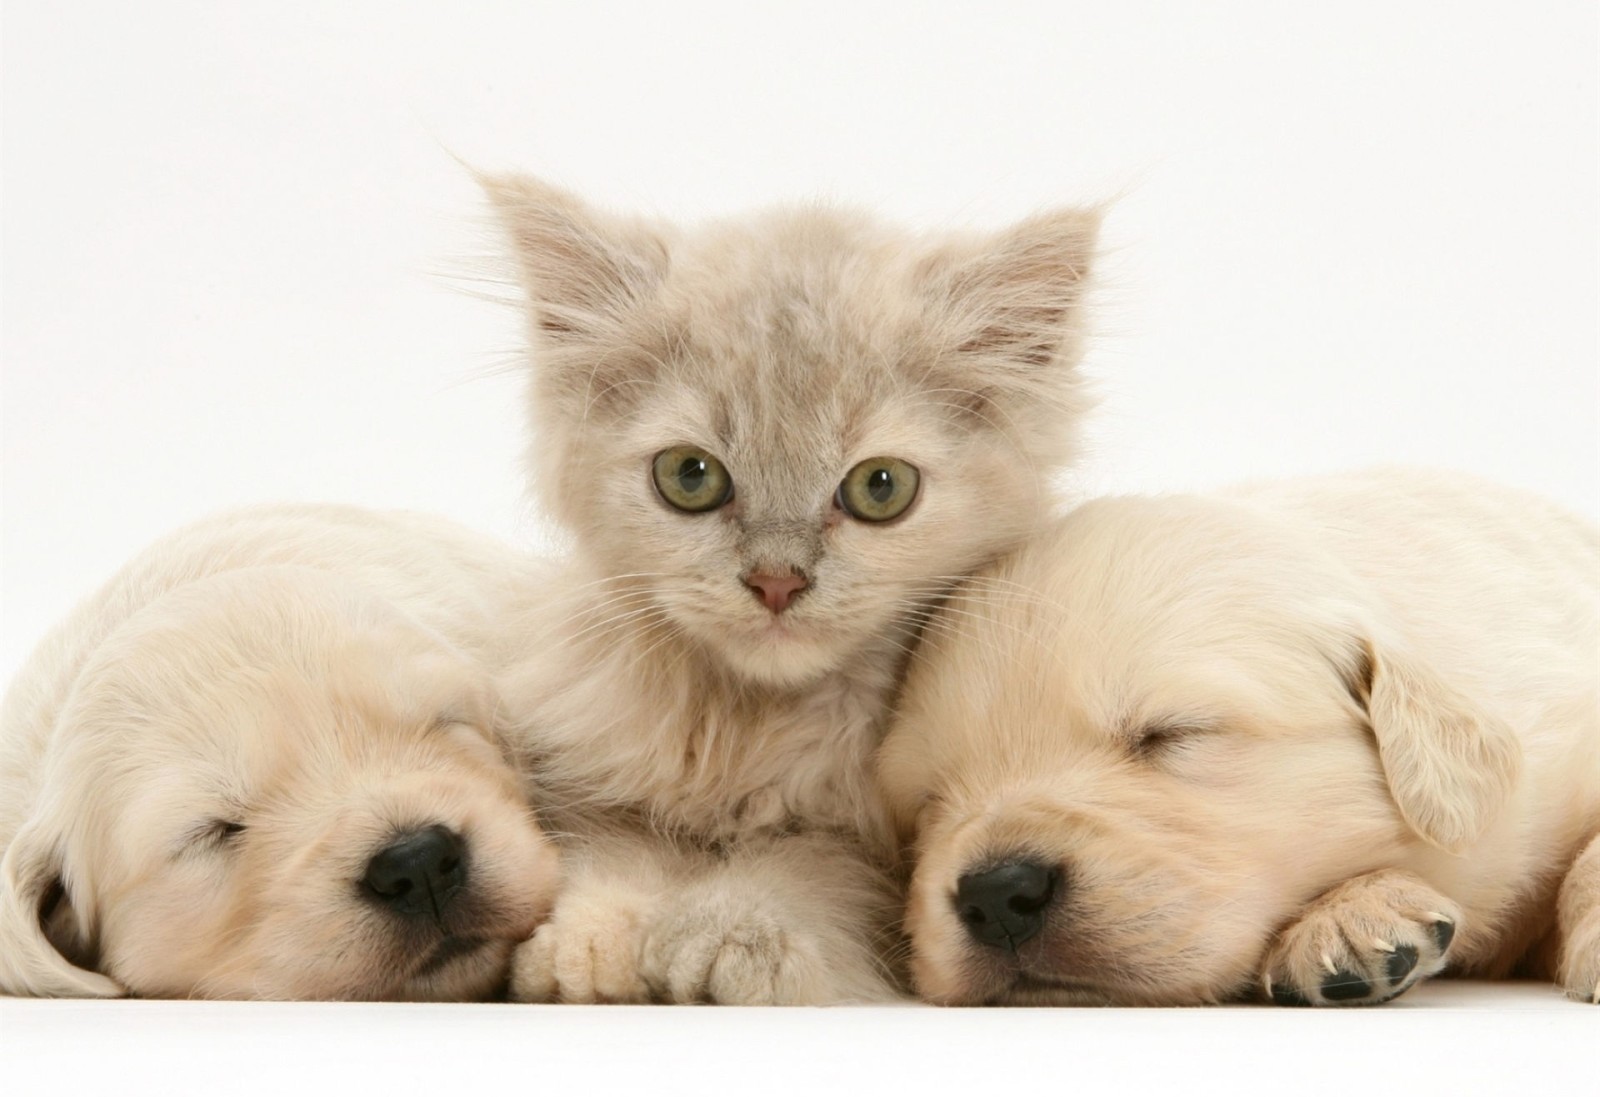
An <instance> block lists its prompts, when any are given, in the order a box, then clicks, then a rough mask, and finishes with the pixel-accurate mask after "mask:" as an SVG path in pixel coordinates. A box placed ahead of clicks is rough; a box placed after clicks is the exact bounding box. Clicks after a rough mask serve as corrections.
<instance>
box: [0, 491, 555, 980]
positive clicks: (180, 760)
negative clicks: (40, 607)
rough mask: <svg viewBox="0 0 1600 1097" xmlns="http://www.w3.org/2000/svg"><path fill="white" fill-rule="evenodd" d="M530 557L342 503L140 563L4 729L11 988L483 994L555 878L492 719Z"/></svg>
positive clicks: (1, 762)
mask: <svg viewBox="0 0 1600 1097" xmlns="http://www.w3.org/2000/svg"><path fill="white" fill-rule="evenodd" d="M530 567H531V565H530V564H529V563H528V562H526V561H524V559H523V558H522V557H520V556H518V555H516V554H515V553H513V552H511V551H509V550H507V549H504V548H501V547H500V546H498V545H496V544H495V543H493V542H491V541H489V540H487V539H480V538H478V537H476V536H474V535H471V534H468V533H466V532H464V531H461V530H458V529H456V528H455V527H453V526H450V525H448V524H447V523H444V522H439V521H434V520H430V519H425V518H422V517H420V516H413V515H403V514H379V513H371V512H366V511H361V510H356V509H354V508H338V507H293V508H273V509H263V510H256V511H250V512H245V513H242V514H237V515H233V516H229V517H225V518H219V519H213V520H211V521H208V522H204V523H202V524H200V525H197V526H194V527H191V528H189V529H186V530H183V531H181V532H179V533H177V534H174V535H172V536H170V537H168V538H167V539H165V540H163V541H161V542H159V543H158V544H156V545H155V546H154V547H152V548H150V549H149V550H147V551H146V552H145V553H143V554H142V555H141V556H139V557H138V558H137V559H136V560H134V562H133V563H132V564H130V565H129V566H128V567H126V568H125V569H124V570H123V571H122V572H121V573H119V574H118V575H117V576H116V577H115V578H113V579H112V580H111V582H110V583H109V584H107V585H106V586H105V587H104V588H103V589H101V590H100V592H99V593H98V594H96V595H95V596H94V597H92V598H91V599H90V600H89V601H88V602H87V603H85V604H84V605H83V606H81V607H80V608H79V609H78V610H77V611H76V612H75V613H74V614H73V615H72V616H71V617H70V618H69V619H68V620H67V621H66V623H65V624H63V625H62V626H61V627H59V628H58V629H57V630H56V632H55V633H54V634H53V635H51V636H50V637H49V638H47V639H46V640H45V641H44V643H43V644H42V645H41V646H40V648H39V649H38V650H37V651H36V652H35V653H34V655H33V657H32V658H31V660H30V661H29V662H28V663H27V664H26V665H25V666H24V668H23V670H22V671H21V673H20V674H19V675H18V676H17V679H16V681H15V682H14V683H13V684H12V687H11V689H10V692H9V693H8V695H7V697H6V700H5V705H4V709H3V714H0V848H4V859H3V861H0V992H4V993H8V994H19V995H38V996H70V997H108V996H114V995H122V994H134V995H141V996H150V997H205V998H296V999H311V998H318V999H469V998H478V997H483V996H485V995H487V994H489V993H491V992H492V991H494V990H495V989H496V988H497V986H498V985H499V984H500V983H501V981H502V980H503V979H504V976H505V970H506V966H507V963H508V961H509V956H510V952H511V948H512V946H513V945H514V944H515V943H516V942H519V941H521V940H523V939H525V938H526V937H527V936H528V935H529V934H530V933H531V932H532V930H533V929H534V927H535V926H536V925H537V924H538V922H539V920H540V919H541V918H542V917H543V915H544V914H545V912H546V911H547V910H548V908H549V906H550V904H551V902H552V899H553V894H554V890H555V885H556V881H557V877H558V872H557V861H556V856H555V853H554V851H553V848H552V846H551V845H550V843H549V842H548V841H547V840H546V839H545V838H544V836H543V835H542V834H541V833H540V831H539V829H538V827H537V826H536V825H535V823H534V820H533V817H532V815H531V814H530V811H529V808H528V807H527V805H526V802H525V799H524V796H523V788H522V784H521V782H520V780H519V778H518V776H517V774H516V772H515V771H514V770H513V768H512V767H511V766H510V765H509V764H508V762H507V761H506V758H505V756H504V754H503V752H502V747H501V744H500V741H499V739H498V735H497V731H496V727H495V720H496V711H495V710H496V700H495V691H494V686H493V684H492V681H491V671H492V669H493V668H494V667H495V666H496V665H497V664H498V663H499V662H501V661H503V659H504V657H505V656H506V655H507V653H508V652H507V649H508V647H509V646H510V645H511V644H512V642H513V641H514V639H515V637H514V628H513V625H514V622H515V620H516V618H517V616H518V614H519V612H521V610H520V605H519V599H525V598H526V594H525V593H524V592H525V591H526V590H527V589H528V588H529V587H530V586H531V585H532V584H531V583H530V582H529V581H528V580H529V578H530V576H529V574H528V573H529V569H530Z"/></svg>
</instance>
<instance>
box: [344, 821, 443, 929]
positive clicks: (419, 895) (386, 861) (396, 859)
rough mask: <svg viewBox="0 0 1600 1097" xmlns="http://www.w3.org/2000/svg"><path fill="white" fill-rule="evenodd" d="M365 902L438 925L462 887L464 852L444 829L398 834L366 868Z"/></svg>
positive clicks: (439, 826) (363, 887) (440, 827)
mask: <svg viewBox="0 0 1600 1097" xmlns="http://www.w3.org/2000/svg"><path fill="white" fill-rule="evenodd" d="M361 883H362V889H363V890H364V891H365V892H366V894H367V897H368V898H369V899H372V900H373V901H375V902H377V903H380V904H382V905H383V906H386V907H388V908H389V909H390V910H393V911H394V912H395V913H396V914H401V915H404V916H405V917H408V918H418V917H428V918H432V919H434V920H435V921H437V920H438V919H439V918H441V917H442V916H443V914H444V909H445V907H447V906H448V905H449V904H450V901H451V900H452V899H454V898H455V897H456V895H457V894H458V893H459V892H460V891H461V890H462V889H464V888H465V887H466V886H467V850H466V843H465V842H463V841H462V839H461V836H460V835H459V834H457V833H456V832H455V831H453V830H451V829H450V828H449V827H447V826H443V825H442V824H441V825H435V826H431V827H428V828H427V829H426V830H419V831H413V832H411V833H409V834H402V835H401V836H400V837H399V838H398V839H396V840H395V841H394V842H393V843H391V844H390V845H387V846H385V847H384V848H383V849H381V850H379V851H378V852H377V853H375V854H374V855H373V857H372V860H370V861H368V862H367V871H366V875H365V876H363V877H362V880H361Z"/></svg>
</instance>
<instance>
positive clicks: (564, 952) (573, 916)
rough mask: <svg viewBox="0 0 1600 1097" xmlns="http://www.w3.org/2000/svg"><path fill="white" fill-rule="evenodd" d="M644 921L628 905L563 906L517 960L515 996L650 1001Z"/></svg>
mask: <svg viewBox="0 0 1600 1097" xmlns="http://www.w3.org/2000/svg"><path fill="white" fill-rule="evenodd" d="M640 926H641V919H640V917H639V914H638V912H637V911H635V910H633V909H632V908H631V907H628V906H619V905H609V904H605V903H602V902H593V901H590V902H575V903H565V904H558V905H557V908H556V912H555V914H554V915H553V916H552V917H551V919H550V920H549V921H548V922H546V923H545V924H544V925H542V926H540V927H539V929H538V930H537V931H536V932H535V933H534V935H533V937H532V938H530V939H529V940H528V941H527V942H526V943H525V944H523V945H522V946H521V947H519V948H518V949H517V951H516V953H515V954H514V955H513V957H512V962H511V984H510V991H509V996H510V998H511V999H512V1001H517V1002H575V1003H606V1002H644V1001H648V1000H649V988H648V987H647V986H646V985H645V982H644V977H643V974H642V973H641V971H640V968H639V948H640V943H641V937H642V934H641V931H640Z"/></svg>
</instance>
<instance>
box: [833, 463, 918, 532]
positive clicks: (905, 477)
mask: <svg viewBox="0 0 1600 1097" xmlns="http://www.w3.org/2000/svg"><path fill="white" fill-rule="evenodd" d="M921 479H922V478H921V477H920V476H919V475H918V474H917V470H916V469H914V468H912V467H911V466H910V465H908V464H906V463H905V462H904V461H902V460H900V459H899V458H897V457H869V458H867V459H866V460H865V461H863V462H861V463H860V464H859V465H857V466H856V467H855V468H853V469H851V470H850V471H849V472H847V473H845V477H844V482H843V483H841V484H840V485H839V505H840V506H841V507H843V508H844V509H845V510H847V511H849V512H850V513H851V514H852V515H854V516H855V517H857V518H859V519H861V520H862V521H863V522H887V521H888V520H889V519H891V518H898V517H900V515H902V514H904V513H905V511H906V508H907V507H909V506H910V505H911V501H912V500H913V499H915V498H916V497H917V484H918V483H919V482H920V481H921Z"/></svg>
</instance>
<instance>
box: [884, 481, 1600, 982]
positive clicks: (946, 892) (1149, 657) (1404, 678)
mask: <svg viewBox="0 0 1600 1097" xmlns="http://www.w3.org/2000/svg"><path fill="white" fill-rule="evenodd" d="M1597 713H1600V536H1597V534H1596V532H1595V531H1594V530H1593V529H1592V528H1588V527H1586V526H1584V525H1583V524H1582V523H1581V522H1579V521H1578V520H1577V519H1575V518H1573V517H1572V516H1571V515H1568V514H1564V513H1562V512H1561V511H1559V510H1557V509H1556V508H1555V507H1553V506H1551V505H1549V504H1547V503H1544V502H1541V501H1540V500H1538V499H1535V498H1531V497H1529V496H1527V495H1524V494H1520V493H1516V492H1512V491H1508V490H1505V489H1500V488H1496V487H1493V486H1491V485H1487V484H1484V483H1480V482H1476V481H1469V480H1467V479H1464V478H1459V477H1451V476H1444V475H1428V474H1420V473H1401V472H1395V471H1387V472H1378V473H1371V474H1365V475H1356V476H1349V477H1343V478H1336V479H1329V480H1320V481H1312V482H1301V483H1297V484H1289V485H1284V486H1278V487H1267V488H1259V489H1255V490H1250V491H1244V492H1239V493H1235V494H1233V495H1231V496H1228V497H1224V498H1184V497H1169V498H1143V499H1141V498H1126V499H1108V500H1103V501H1099V502H1094V503H1090V504H1088V505H1086V506H1084V507H1082V508H1081V509H1079V510H1077V511H1076V512H1074V513H1072V514H1070V515H1068V516H1067V517H1066V518H1065V519H1064V520H1062V521H1060V522H1059V524H1057V525H1056V526H1055V527H1054V528H1053V529H1052V530H1050V531H1049V532H1048V533H1047V534H1046V535H1045V536H1043V537H1041V538H1039V539H1038V540H1036V541H1035V542H1034V543H1033V544H1032V545H1031V547H1029V548H1028V549H1026V550H1025V551H1023V552H1022V553H1021V554H1020V555H1018V556H1016V557H1014V558H1011V559H1009V560H1008V561H1006V562H1004V563H1002V564H1000V565H997V566H995V567H993V568H991V569H989V571H987V572H986V573H985V574H983V575H981V576H979V577H978V578H975V579H973V580H972V581H970V582H968V583H967V584H965V585H964V586H963V587H962V588H961V590H960V591H959V592H958V593H957V594H956V596H955V597H953V598H952V599H951V600H950V602H949V603H948V604H947V606H946V607H945V608H944V609H943V610H942V611H941V612H940V613H939V614H938V615H937V616H936V617H934V619H933V620H932V621H931V622H930V625H929V628H928V630H927V634H926V638H925V640H924V645H923V647H922V649H921V651H920V653H919V656H918V658H917V659H915V660H914V661H913V664H912V669H911V672H910V676H909V679H908V681H907V684H906V688H905V693H904V697H903V702H902V707H901V711H900V715H899V718H898V721H897V724H896V726H895V727H894V729H893V730H892V732H891V733H890V735H889V737H888V739H887V741H886V742H885V744H884V746H883V748H882V752H881V755H880V759H879V762H880V776H881V779H882V782H883V785H884V787H885V789H886V791H887V793H888V795H889V797H890V799H891V801H892V803H893V807H894V811H895V814H896V817H897V820H898V824H899V826H900V828H901V831H902V834H903V836H904V837H905V838H906V840H907V841H908V843H909V844H910V847H911V848H912V850H913V851H914V855H915V859H916V864H915V872H914V876H913V881H912V886H911V894H910V898H909V902H908V910H907V918H906V928H907V931H908V933H909V935H910V937H911V940H912V943H913V949H914V961H913V970H914V975H915V979H916V983H917V986H918V988H919V990H920V991H921V993H922V994H923V995H924V996H926V997H927V998H929V999H931V1000H933V1001H935V1002H943V1003H1076V1002H1084V1003H1090V1002H1099V1003H1114V1004H1124V1005H1163V1004H1164V1005H1179V1004H1197V1003H1205V1002H1216V1001H1222V1000H1227V999H1234V998H1238V997H1240V996H1242V995H1246V994H1250V993H1252V992H1254V993H1260V994H1264V995H1265V996H1266V997H1268V998H1270V999H1271V1000H1274V1001H1277V1002H1280V1003H1293V1004H1304V1003H1310V1004H1315V1005H1337V1004H1348V1003H1369V1002H1380V1001H1384V1000H1387V999H1389V998H1392V997H1394V996H1395V995H1397V994H1399V993H1401V992H1402V991H1404V990H1405V989H1406V988H1408V987H1410V986H1412V985H1414V984H1415V983H1416V982H1417V981H1418V980H1420V979H1423V978H1425V977H1427V976H1430V975H1433V974H1435V973H1437V972H1439V971H1441V970H1443V969H1445V968H1446V967H1448V968H1450V969H1452V970H1453V971H1456V972H1460V973H1464V974H1473V975H1480V976H1489V977H1495V976H1502V975H1506V974H1508V973H1510V972H1512V971H1513V969H1518V970H1520V971H1523V972H1527V973H1530V974H1531V973H1536V972H1541V971H1542V972H1543V973H1544V974H1546V975H1547V976H1548V975H1549V974H1554V975H1555V976H1556V977H1557V978H1558V979H1559V981H1560V983H1561V985H1562V986H1564V987H1565V988H1566V989H1567V991H1568V992H1569V993H1570V994H1572V995H1574V996H1575V997H1578V998H1580V999H1583V1000H1586V1001H1595V1000H1597V999H1600V841H1597V839H1596V834H1597V832H1600V715H1597Z"/></svg>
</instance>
